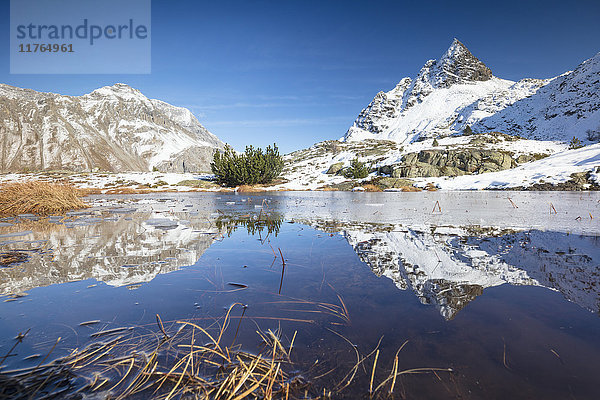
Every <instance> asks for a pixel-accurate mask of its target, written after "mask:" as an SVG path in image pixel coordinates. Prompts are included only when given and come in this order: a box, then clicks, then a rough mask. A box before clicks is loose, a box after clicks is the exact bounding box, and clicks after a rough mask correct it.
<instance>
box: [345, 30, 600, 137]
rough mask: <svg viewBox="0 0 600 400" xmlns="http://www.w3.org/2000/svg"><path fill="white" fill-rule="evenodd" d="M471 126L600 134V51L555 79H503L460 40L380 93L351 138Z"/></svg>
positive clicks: (521, 132)
mask: <svg viewBox="0 0 600 400" xmlns="http://www.w3.org/2000/svg"><path fill="white" fill-rule="evenodd" d="M465 129H466V130H467V131H469V129H470V130H472V131H474V132H476V133H483V132H490V131H499V132H502V133H507V134H510V135H518V136H521V137H525V138H528V139H540V140H561V141H568V140H570V139H572V138H573V137H574V136H575V137H577V138H579V139H580V140H581V141H582V142H588V141H589V142H597V141H598V140H600V53H599V54H597V55H595V56H594V57H592V58H591V59H589V60H587V61H585V62H584V63H582V64H581V65H579V66H578V67H577V68H576V69H575V70H574V71H570V72H566V73H564V74H563V75H560V76H558V77H556V78H553V79H546V80H542V79H522V80H520V81H518V82H513V81H509V80H505V79H500V78H497V77H495V76H494V75H493V74H492V71H491V70H490V69H489V68H488V67H487V66H486V65H485V64H484V63H483V62H481V61H480V60H479V59H477V58H476V57H475V56H474V55H473V54H471V52H470V51H469V50H468V49H467V48H466V46H465V45H464V44H462V43H461V42H460V41H458V40H457V39H454V41H453V43H452V45H451V46H450V48H449V49H448V50H447V51H446V53H445V54H444V55H443V56H442V57H441V58H440V59H439V60H429V61H427V62H426V63H425V65H424V66H423V67H422V68H421V71H420V72H419V74H418V75H417V77H416V78H404V79H402V80H401V81H400V82H399V83H398V85H396V87H395V88H394V89H392V90H390V91H389V92H379V93H377V95H376V96H375V98H374V99H373V101H371V103H370V104H369V105H368V106H367V107H366V108H365V109H364V110H362V111H361V113H360V114H359V116H358V117H357V118H356V120H355V121H354V123H353V125H352V126H351V127H350V129H348V131H347V132H346V135H345V136H344V140H345V141H361V140H364V139H380V140H392V141H395V142H398V143H403V144H408V143H410V142H414V141H417V140H422V139H425V138H439V137H444V136H449V135H455V134H461V133H463V132H464V131H465Z"/></svg>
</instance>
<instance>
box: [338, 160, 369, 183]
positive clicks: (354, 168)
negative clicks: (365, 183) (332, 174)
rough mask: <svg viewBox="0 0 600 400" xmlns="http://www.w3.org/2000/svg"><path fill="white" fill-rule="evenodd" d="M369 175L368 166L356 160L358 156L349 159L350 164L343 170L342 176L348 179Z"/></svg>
mask: <svg viewBox="0 0 600 400" xmlns="http://www.w3.org/2000/svg"><path fill="white" fill-rule="evenodd" d="M368 175H369V166H368V165H367V164H366V163H363V162H360V161H358V158H355V159H354V160H352V161H350V166H349V167H348V168H346V169H345V170H344V176H345V177H346V178H350V179H362V178H366V177H367V176H368Z"/></svg>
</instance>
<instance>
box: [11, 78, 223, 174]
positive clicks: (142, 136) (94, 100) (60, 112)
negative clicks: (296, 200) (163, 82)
mask: <svg viewBox="0 0 600 400" xmlns="http://www.w3.org/2000/svg"><path fill="white" fill-rule="evenodd" d="M223 146H224V144H223V143H222V142H221V141H220V140H219V139H218V138H217V137H216V136H215V135H213V134H212V133H210V132H209V131H207V130H206V129H205V128H204V127H203V126H202V125H201V124H200V123H199V122H198V120H197V119H196V118H195V117H194V115H193V114H192V113H191V112H190V111H189V110H187V109H185V108H181V107H175V106H171V105H169V104H167V103H165V102H162V101H159V100H152V99H148V98H147V97H146V96H144V95H143V94H142V93H141V92H140V91H138V90H136V89H133V88H131V87H129V86H127V85H125V84H115V85H113V86H106V87H103V88H100V89H97V90H95V91H93V92H92V93H89V94H86V95H83V96H79V97H72V96H62V95H58V94H53V93H42V92H36V91H34V90H30V89H20V88H15V87H12V86H8V85H2V84H0V171H4V172H9V171H10V172H19V171H24V170H48V169H55V170H56V169H68V170H76V171H90V170H93V169H95V168H97V169H100V170H106V171H115V172H116V171H148V170H152V168H153V167H158V168H159V169H161V170H164V171H169V172H185V171H206V170H208V169H209V165H208V164H209V163H210V161H211V159H212V154H213V152H214V149H215V148H222V147H223ZM192 154H193V157H192V156H191V155H192Z"/></svg>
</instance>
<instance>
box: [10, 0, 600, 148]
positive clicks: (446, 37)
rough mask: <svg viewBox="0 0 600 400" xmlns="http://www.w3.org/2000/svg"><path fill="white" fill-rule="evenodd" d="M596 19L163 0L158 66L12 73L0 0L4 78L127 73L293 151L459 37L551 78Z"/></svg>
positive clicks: (594, 38)
mask: <svg viewBox="0 0 600 400" xmlns="http://www.w3.org/2000/svg"><path fill="white" fill-rule="evenodd" d="M491 4H493V5H491ZM599 16H600V1H598V0H591V1H571V2H565V1H553V0H545V1H527V0H520V1H512V0H510V1H502V2H500V1H498V2H484V1H480V0H478V1H428V2H418V1H415V2H407V1H404V2H402V1H366V0H365V1H349V0H346V1H326V0H320V1H309V0H303V1H248V0H242V1H226V0H225V1H219V2H216V1H197V0H196V1H184V0H177V1H173V0H170V1H168V0H156V1H153V2H152V73H151V74H149V75H11V74H9V53H8V50H9V49H8V47H9V1H7V0H0V29H1V30H2V32H1V34H0V51H1V52H0V82H2V83H6V84H9V85H14V86H19V87H26V88H32V89H35V90H40V91H50V92H57V93H62V94H69V95H81V94H84V93H88V92H90V91H92V90H94V89H96V88H98V87H101V86H105V85H112V84H114V83H116V82H124V83H127V84H129V85H131V86H133V87H135V88H137V89H139V90H141V91H142V93H144V94H145V95H146V96H148V97H151V98H157V99H161V100H164V101H166V102H168V103H171V104H174V105H177V106H183V107H187V108H189V109H190V110H191V111H192V112H193V113H194V114H195V115H196V116H197V117H198V119H199V120H200V122H201V123H202V124H204V125H205V126H206V127H207V128H208V129H209V130H210V131H211V132H213V133H214V134H216V135H217V136H219V137H220V138H221V139H223V140H224V141H226V142H228V143H231V144H232V145H233V146H234V147H235V148H237V149H240V150H243V148H244V146H245V145H246V144H254V145H259V146H266V145H267V144H269V143H272V142H277V143H278V144H279V147H280V149H281V150H282V151H283V152H289V151H292V150H295V149H299V148H303V147H308V146H310V145H311V144H313V143H314V142H317V141H321V140H326V139H337V138H339V137H341V136H343V135H344V133H345V131H346V129H347V128H348V127H349V126H350V125H351V123H352V121H353V120H354V118H355V117H356V115H357V114H358V113H359V112H360V110H361V109H362V108H363V107H364V106H366V105H367V104H368V103H369V101H371V99H372V98H373V96H374V95H375V94H376V93H377V92H378V91H380V90H389V89H391V88H393V87H394V85H395V84H396V83H397V82H398V81H399V80H400V79H401V78H403V77H405V76H414V75H415V74H416V73H417V72H418V70H419V69H420V67H421V66H422V65H423V64H424V63H425V61H427V60H428V59H431V58H438V57H439V56H440V55H442V54H443V52H444V51H445V50H446V49H447V47H448V46H449V45H450V43H451V42H452V39H453V38H454V37H457V38H458V39H459V40H461V41H462V42H463V43H464V44H465V45H466V46H467V47H468V48H469V49H470V50H471V52H472V53H473V54H474V55H475V56H476V57H478V58H479V59H481V60H482V61H483V62H485V63H486V64H487V65H488V67H490V68H491V69H492V71H493V72H494V74H495V75H496V76H498V77H501V78H505V79H513V80H517V79H520V78H524V77H535V78H548V77H552V76H556V75H558V74H560V73H563V72H565V71H567V70H570V69H573V68H575V67H576V66H577V65H578V64H579V63H580V62H581V61H583V60H585V59H587V58H590V57H592V56H593V55H594V54H596V53H597V52H599V51H600V40H599V39H600V19H599Z"/></svg>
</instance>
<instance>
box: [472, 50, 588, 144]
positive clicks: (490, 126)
mask: <svg viewBox="0 0 600 400" xmlns="http://www.w3.org/2000/svg"><path fill="white" fill-rule="evenodd" d="M474 129H475V130H477V131H489V130H497V131H501V132H504V133H508V134H512V135H520V136H524V137H528V138H533V139H554V140H557V139H558V140H563V141H568V140H570V139H571V138H572V137H573V136H576V137H578V138H579V139H581V140H587V139H589V140H592V141H595V142H597V141H598V140H600V53H598V54H596V55H595V56H594V57H592V58H590V59H589V60H587V61H585V62H584V63H582V64H581V65H579V66H578V67H577V68H576V69H575V70H574V71H572V72H568V73H566V74H563V75H561V76H559V77H557V78H555V79H554V80H552V81H551V82H550V83H549V84H547V85H546V86H544V87H543V88H541V89H540V90H539V91H537V92H536V93H535V95H533V96H531V97H528V98H525V99H522V100H520V101H518V102H516V103H514V104H513V106H512V107H508V108H506V109H504V110H502V111H500V112H498V113H497V114H495V115H492V116H490V117H488V118H485V119H482V120H481V121H480V122H479V123H478V124H477V125H476V126H475V128H474ZM588 132H589V133H588ZM588 135H589V136H590V138H588Z"/></svg>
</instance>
